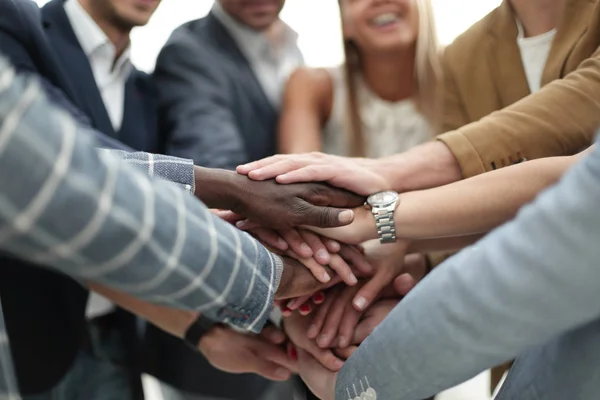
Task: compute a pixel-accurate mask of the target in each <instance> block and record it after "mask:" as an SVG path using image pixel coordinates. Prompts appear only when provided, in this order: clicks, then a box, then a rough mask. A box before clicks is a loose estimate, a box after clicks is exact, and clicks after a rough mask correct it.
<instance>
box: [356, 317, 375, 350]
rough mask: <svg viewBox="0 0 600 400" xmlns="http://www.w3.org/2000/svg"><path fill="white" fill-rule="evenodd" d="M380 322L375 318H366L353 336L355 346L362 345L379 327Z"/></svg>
mask: <svg viewBox="0 0 600 400" xmlns="http://www.w3.org/2000/svg"><path fill="white" fill-rule="evenodd" d="M377 323H378V321H376V320H375V319H374V318H365V319H364V320H362V321H360V323H359V324H358V325H357V326H356V329H354V335H353V336H352V343H353V344H361V343H362V342H364V341H365V339H366V338H367V337H368V336H369V335H370V334H371V332H373V329H375V327H376V326H377Z"/></svg>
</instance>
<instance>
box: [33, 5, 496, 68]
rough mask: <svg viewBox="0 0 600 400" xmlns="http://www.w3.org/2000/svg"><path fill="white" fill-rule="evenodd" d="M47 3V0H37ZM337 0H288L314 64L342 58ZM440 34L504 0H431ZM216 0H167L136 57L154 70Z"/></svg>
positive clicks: (136, 42) (290, 18) (140, 37)
mask: <svg viewBox="0 0 600 400" xmlns="http://www.w3.org/2000/svg"><path fill="white" fill-rule="evenodd" d="M36 1H37V2H38V3H39V4H44V3H46V2H47V1H48V0H36ZM337 1H338V0H287V3H286V6H285V8H284V9H283V12H282V18H283V19H284V20H285V21H286V22H287V23H288V24H289V25H291V26H292V28H294V29H295V30H296V31H297V32H298V33H299V35H300V40H299V45H300V48H301V49H302V52H303V53H304V56H305V58H306V62H307V63H308V64H309V65H312V66H332V65H336V64H339V63H340V62H341V61H342V47H341V32H340V21H339V14H338V5H337ZM431 1H432V2H433V6H434V10H435V14H436V19H437V24H438V30H439V35H440V40H441V42H442V43H444V44H447V43H450V42H451V41H452V40H453V39H454V38H455V37H456V36H458V35H459V34H460V33H461V32H463V31H464V30H465V29H467V28H468V27H469V26H471V24H473V23H474V22H475V21H477V20H479V19H480V18H481V17H483V16H484V15H485V14H487V13H488V12H490V11H491V10H492V9H493V8H495V7H497V6H498V5H499V4H500V2H501V0H431ZM212 4H213V0H163V1H162V4H161V5H160V7H159V9H158V11H157V12H156V14H155V15H154V17H153V18H152V20H151V21H150V23H149V24H148V25H147V26H145V27H143V28H138V29H136V30H135V31H134V32H133V35H132V41H133V47H132V59H133V62H134V63H135V65H136V66H137V67H138V68H140V69H143V70H146V71H151V70H152V69H153V68H154V61H155V59H156V56H157V54H158V51H159V50H160V48H161V47H162V45H163V44H164V43H165V41H166V40H167V38H168V37H169V34H170V33H171V31H172V30H173V29H174V28H175V27H177V26H179V25H180V24H182V23H184V22H186V21H189V20H192V19H196V18H200V17H203V16H205V15H206V14H207V13H208V12H209V10H210V7H211V6H212Z"/></svg>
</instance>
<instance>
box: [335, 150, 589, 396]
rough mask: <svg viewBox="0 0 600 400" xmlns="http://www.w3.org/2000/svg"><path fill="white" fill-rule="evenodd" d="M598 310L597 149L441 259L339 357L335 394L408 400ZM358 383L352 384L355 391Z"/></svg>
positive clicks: (498, 360)
mask: <svg viewBox="0 0 600 400" xmlns="http://www.w3.org/2000/svg"><path fill="white" fill-rule="evenodd" d="M599 316H600V147H598V146H596V148H595V149H594V151H593V152H592V154H591V155H590V156H588V157H586V158H584V160H583V161H582V162H580V163H579V164H578V165H576V166H575V167H574V168H572V170H571V171H569V172H568V173H567V174H566V175H565V176H564V177H563V179H562V180H561V181H560V182H559V183H558V184H557V185H556V186H555V187H552V188H551V189H549V190H547V191H545V192H544V193H543V194H541V195H540V196H538V198H537V199H536V200H535V201H534V202H533V203H532V204H530V205H528V206H525V207H524V208H523V209H522V210H521V212H520V213H519V214H518V216H517V218H515V219H514V220H513V221H511V222H509V223H507V224H505V225H504V226H502V227H500V228H498V229H496V230H495V231H493V232H492V233H491V234H489V235H488V236H486V238H484V239H483V240H481V241H480V242H479V243H477V244H476V245H474V246H473V247H471V248H468V249H466V250H464V251H462V252H461V253H459V254H458V255H456V256H454V257H452V258H450V259H448V260H447V261H446V262H445V263H443V264H442V265H440V266H439V267H438V268H436V269H435V270H434V272H433V273H432V274H431V275H430V276H429V277H427V278H426V279H425V280H424V281H423V282H422V283H421V284H419V285H418V286H417V287H416V288H415V289H414V290H413V291H412V292H411V293H410V294H409V295H408V296H407V297H406V298H405V299H404V300H402V302H400V303H399V305H398V306H397V307H396V308H395V309H394V310H393V311H392V312H391V313H390V315H389V316H388V318H387V319H386V320H385V321H384V322H383V323H382V324H381V325H380V326H379V327H377V329H375V331H374V332H373V333H372V334H371V336H369V338H368V339H367V340H366V341H365V342H364V343H363V344H362V345H361V346H360V348H359V349H358V350H357V351H356V352H355V353H354V354H353V355H352V357H351V358H350V359H349V360H348V361H347V362H346V363H345V365H344V367H343V368H342V370H341V371H340V373H339V375H338V379H337V387H336V399H337V400H348V399H349V395H350V398H355V397H356V396H357V395H358V396H360V395H361V392H365V393H366V391H367V390H368V388H369V387H370V388H371V391H374V392H375V393H376V394H377V399H379V400H409V399H411V400H416V399H423V398H427V397H429V396H431V395H433V394H435V393H439V392H440V391H442V390H445V389H448V388H450V387H452V386H454V385H456V384H458V383H461V382H464V381H465V380H467V379H469V378H471V377H473V376H475V375H477V374H478V373H480V372H482V371H484V370H486V369H488V368H490V367H493V366H495V365H498V364H500V363H502V362H504V361H507V360H510V359H512V358H514V357H515V356H517V355H519V354H520V353H522V352H523V351H524V350H526V349H528V348H530V347H532V346H535V345H538V344H542V343H545V342H547V341H548V340H549V339H551V338H553V337H555V336H557V335H559V334H561V333H564V332H566V331H568V330H571V329H573V328H576V327H578V326H581V325H584V324H586V323H588V322H590V321H593V320H596V319H598V317H599ZM355 390H356V392H355Z"/></svg>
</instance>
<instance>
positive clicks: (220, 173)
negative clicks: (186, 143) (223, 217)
mask: <svg viewBox="0 0 600 400" xmlns="http://www.w3.org/2000/svg"><path fill="white" fill-rule="evenodd" d="M236 177H237V174H236V173H235V172H232V171H227V170H224V169H214V168H203V167H199V166H194V182H195V184H196V189H195V192H194V195H195V196H196V197H197V198H198V199H200V201H202V202H203V203H204V204H205V205H206V206H207V207H208V208H219V209H223V210H231V209H233V208H235V204H236V203H237V194H236V184H235V181H236Z"/></svg>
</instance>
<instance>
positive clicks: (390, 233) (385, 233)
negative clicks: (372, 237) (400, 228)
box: [372, 208, 396, 244]
mask: <svg viewBox="0 0 600 400" xmlns="http://www.w3.org/2000/svg"><path fill="white" fill-rule="evenodd" d="M372 211H373V216H374V217H375V226H376V227H377V234H378V235H379V241H380V243H382V244H385V243H395V242H396V225H395V224H394V210H393V209H389V208H373V209H372Z"/></svg>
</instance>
